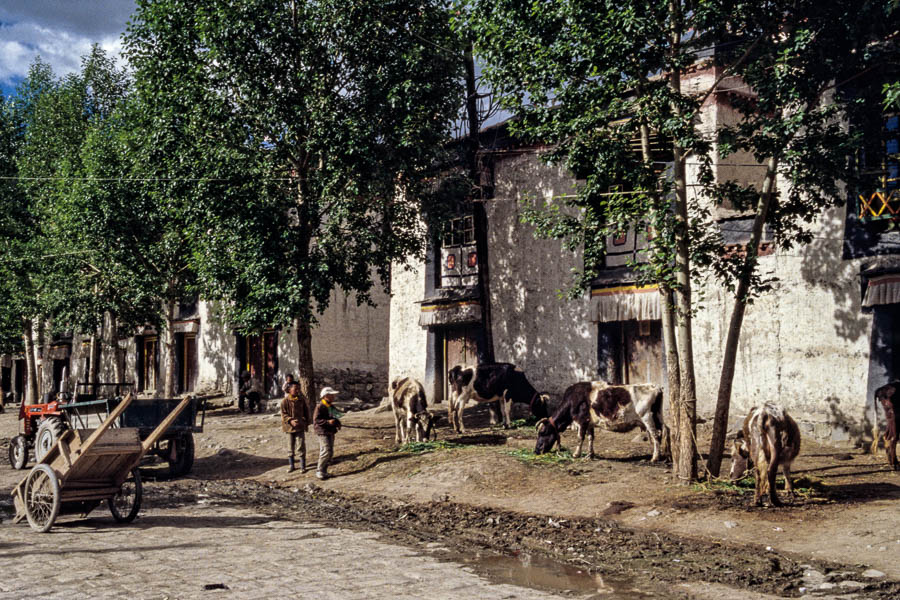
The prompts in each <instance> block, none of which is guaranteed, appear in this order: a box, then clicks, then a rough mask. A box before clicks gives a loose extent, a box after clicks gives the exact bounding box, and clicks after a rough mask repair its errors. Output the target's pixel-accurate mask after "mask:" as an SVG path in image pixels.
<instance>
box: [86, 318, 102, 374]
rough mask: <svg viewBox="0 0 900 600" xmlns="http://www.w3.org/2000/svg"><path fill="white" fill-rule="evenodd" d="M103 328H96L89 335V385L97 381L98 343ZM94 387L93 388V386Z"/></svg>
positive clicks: (99, 350)
mask: <svg viewBox="0 0 900 600" xmlns="http://www.w3.org/2000/svg"><path fill="white" fill-rule="evenodd" d="M102 332H103V330H102V329H98V330H97V331H94V333H93V335H91V347H90V359H89V361H88V374H87V380H88V383H90V384H91V385H93V384H95V383H97V373H98V371H99V368H100V354H101V348H100V344H101V343H102V339H103V333H102ZM94 389H95V388H94Z"/></svg>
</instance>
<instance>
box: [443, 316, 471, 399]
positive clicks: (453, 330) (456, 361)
mask: <svg viewBox="0 0 900 600" xmlns="http://www.w3.org/2000/svg"><path fill="white" fill-rule="evenodd" d="M480 335H481V327H480V326H468V327H450V328H447V329H445V330H444V343H443V350H444V360H443V367H444V370H443V372H444V373H447V371H449V370H450V369H452V368H453V367H455V366H457V365H464V366H474V365H477V364H478V362H479V361H478V339H479V337H480ZM442 379H443V381H444V386H443V387H444V398H449V397H450V386H449V382H448V381H447V378H446V377H443V378H442Z"/></svg>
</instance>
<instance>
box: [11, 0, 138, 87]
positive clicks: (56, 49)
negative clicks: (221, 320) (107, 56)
mask: <svg viewBox="0 0 900 600" xmlns="http://www.w3.org/2000/svg"><path fill="white" fill-rule="evenodd" d="M133 10H134V0H0V91H2V92H3V94H4V96H6V95H8V94H9V93H11V92H12V90H13V89H14V88H15V86H16V84H17V83H18V82H19V81H21V80H22V78H23V77H24V76H25V74H26V73H27V72H28V66H29V65H30V64H31V63H32V62H33V61H34V59H35V58H36V57H37V56H40V57H41V58H42V59H43V60H44V61H45V62H47V63H49V64H50V65H51V66H52V67H53V70H54V72H55V73H56V74H57V75H65V74H67V73H71V72H73V71H76V70H78V67H79V64H80V58H81V57H82V56H83V55H85V54H87V53H88V51H89V50H90V48H91V44H95V43H96V44H100V46H101V47H102V48H103V49H104V50H106V51H107V52H109V53H111V54H113V55H119V54H120V52H121V49H122V45H121V39H120V36H121V34H122V32H123V31H125V25H126V23H127V21H128V17H129V16H130V15H131V13H132V11H133Z"/></svg>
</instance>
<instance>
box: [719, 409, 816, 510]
mask: <svg viewBox="0 0 900 600" xmlns="http://www.w3.org/2000/svg"><path fill="white" fill-rule="evenodd" d="M799 453H800V429H799V428H798V427H797V423H795V422H794V420H793V419H792V418H791V417H790V415H788V414H787V411H785V410H784V408H782V407H781V406H778V405H777V404H772V403H770V402H766V403H765V404H764V405H763V406H761V407H759V406H757V407H754V408H753V409H752V410H751V411H750V414H748V415H747V418H745V419H744V427H743V428H742V430H741V431H739V432H738V434H737V436H736V438H735V440H734V442H733V443H732V449H731V478H732V479H740V478H741V477H743V476H744V472H745V471H746V470H747V465H748V463H749V462H753V463H754V464H755V466H756V493H755V494H754V498H753V501H754V502H755V503H756V505H757V506H761V505H762V497H763V494H765V493H766V491H767V490H768V494H769V500H770V501H771V502H772V506H781V501H780V500H779V499H778V494H777V493H776V492H775V476H776V475H777V473H778V467H779V466H781V471H782V472H783V473H784V488H785V490H786V491H787V493H788V494H789V495H790V496H793V495H794V485H793V483H791V463H793V462H794V459H795V458H797V455H798V454H799Z"/></svg>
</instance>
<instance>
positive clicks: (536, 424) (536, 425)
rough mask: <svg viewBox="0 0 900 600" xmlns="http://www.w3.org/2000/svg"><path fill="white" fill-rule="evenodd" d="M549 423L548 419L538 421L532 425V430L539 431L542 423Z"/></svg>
mask: <svg viewBox="0 0 900 600" xmlns="http://www.w3.org/2000/svg"><path fill="white" fill-rule="evenodd" d="M549 422H550V419H547V418H544V419H541V420H540V421H538V422H537V423H535V424H534V430H535V431H540V430H541V425H543V424H544V423H549Z"/></svg>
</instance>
